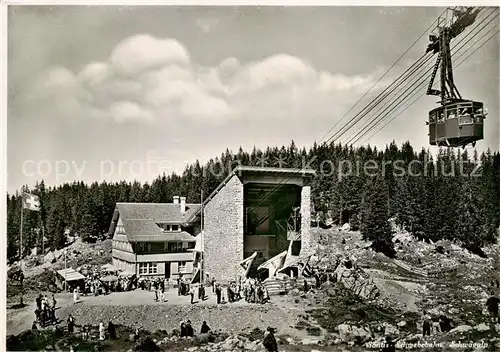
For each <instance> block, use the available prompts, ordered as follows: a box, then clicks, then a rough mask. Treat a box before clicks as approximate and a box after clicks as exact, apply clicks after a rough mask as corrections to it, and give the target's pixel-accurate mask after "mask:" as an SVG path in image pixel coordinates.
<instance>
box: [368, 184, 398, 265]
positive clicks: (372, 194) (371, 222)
mask: <svg viewBox="0 0 500 352" xmlns="http://www.w3.org/2000/svg"><path fill="white" fill-rule="evenodd" d="M388 203H389V196H388V189H387V185H386V184H385V182H384V179H383V177H380V176H377V177H376V178H375V179H373V180H371V182H370V183H369V185H368V187H367V188H366V190H365V192H364V197H363V204H362V215H361V224H360V230H361V234H362V235H363V238H364V239H365V240H369V241H372V248H373V249H374V250H375V251H377V252H382V253H384V254H385V255H387V256H389V257H394V255H395V251H394V246H393V243H392V229H391V225H390V224H389V221H388V220H389V204H388Z"/></svg>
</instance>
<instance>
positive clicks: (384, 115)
mask: <svg viewBox="0 0 500 352" xmlns="http://www.w3.org/2000/svg"><path fill="white" fill-rule="evenodd" d="M494 12H495V10H494V11H492V12H491V13H490V14H489V15H488V16H486V17H485V18H484V19H483V21H481V22H480V23H479V24H478V25H477V26H476V27H475V28H474V30H475V29H477V27H479V26H480V25H481V23H482V22H484V21H485V20H486V19H487V18H488V17H489V16H491V14H493V13H494ZM497 16H498V12H497V14H496V15H495V16H494V17H493V18H492V19H491V20H490V21H489V22H488V23H486V24H485V25H484V26H483V27H482V28H481V29H480V30H479V31H477V33H475V34H473V35H472V32H469V39H468V40H467V41H466V42H465V43H464V44H462V46H461V47H460V48H459V49H458V50H460V49H462V48H463V47H464V46H465V45H466V44H467V43H468V42H470V41H471V40H472V39H473V38H475V37H476V36H477V35H479V33H480V32H481V31H482V30H483V29H484V28H485V27H487V26H488V25H489V24H490V23H491V22H493V20H494V19H495V18H496V17H497ZM474 30H473V31H474ZM485 35H487V34H485ZM466 38H467V36H466V37H463V38H462V39H461V40H460V41H459V42H458V43H457V44H456V45H455V47H456V46H458V45H459V44H460V43H461V42H463V40H465V39H466ZM481 38H483V37H481ZM476 42H477V41H476ZM458 50H457V52H458ZM457 52H455V54H456V53H457ZM431 69H432V68H429V69H428V70H427V72H426V73H429V72H430V71H431ZM424 75H426V74H424ZM424 75H421V76H420V77H419V78H418V79H417V81H416V82H418V81H419V80H420V79H421V78H422V77H423V76H424ZM427 78H428V76H426V78H425V79H424V80H423V81H421V82H420V83H419V84H417V85H416V86H415V87H414V88H413V89H412V90H411V91H410V93H409V94H406V95H405V96H404V97H403V99H401V100H400V101H399V102H398V103H397V104H396V105H395V106H394V107H393V108H392V109H390V110H389V112H387V113H385V112H386V111H387V109H388V108H389V107H387V108H386V109H384V110H383V111H382V112H380V113H379V114H378V115H376V116H375V118H373V119H372V120H371V121H370V123H371V124H372V125H371V127H369V129H368V130H366V129H367V128H368V126H365V127H364V128H363V129H362V130H360V131H359V132H358V133H357V134H356V135H355V136H354V137H352V138H350V139H349V141H348V142H347V144H351V143H353V142H354V143H355V142H357V141H359V140H360V139H361V138H362V137H363V136H365V135H366V134H367V133H369V132H371V131H372V130H373V129H374V128H376V127H377V126H378V125H379V124H380V123H381V122H382V120H383V119H384V118H387V117H388V116H389V115H390V114H391V113H392V112H393V111H394V110H395V109H396V108H398V107H399V106H400V104H401V103H403V102H404V101H405V99H406V98H407V97H408V96H409V95H410V94H411V93H412V92H414V91H415V90H417V89H418V88H420V87H421V86H422V84H423V83H424V82H425V81H426V79H427ZM402 95H403V94H400V95H399V96H398V98H396V101H397V100H398V99H399V98H401V96H402ZM393 103H394V102H393ZM373 121H375V124H373ZM365 131H366V132H365Z"/></svg>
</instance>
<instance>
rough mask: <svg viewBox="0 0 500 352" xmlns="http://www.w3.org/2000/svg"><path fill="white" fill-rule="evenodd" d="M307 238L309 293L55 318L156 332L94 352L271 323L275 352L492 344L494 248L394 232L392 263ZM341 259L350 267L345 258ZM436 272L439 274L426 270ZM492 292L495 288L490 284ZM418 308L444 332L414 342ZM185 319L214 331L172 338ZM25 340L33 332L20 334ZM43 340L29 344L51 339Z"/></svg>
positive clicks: (349, 244)
mask: <svg viewBox="0 0 500 352" xmlns="http://www.w3.org/2000/svg"><path fill="white" fill-rule="evenodd" d="M313 236H314V238H315V242H316V243H317V246H316V254H315V256H314V257H313V258H312V260H311V262H312V264H313V265H315V266H317V267H318V268H319V269H320V270H321V271H322V272H323V273H325V275H324V276H325V277H328V280H327V282H325V283H323V284H322V285H321V287H320V288H313V289H311V290H309V291H308V292H303V291H302V290H301V289H300V288H298V289H294V290H292V291H291V292H290V293H289V294H288V295H285V296H273V297H272V303H271V304H268V305H264V306H260V305H250V306H245V305H223V306H217V305H214V304H211V303H210V302H208V303H206V304H201V305H194V306H191V305H189V304H169V305H162V306H158V305H154V304H151V303H150V301H149V298H148V302H142V301H137V299H136V298H133V299H132V301H133V302H132V301H131V300H130V299H129V300H128V303H127V302H121V303H120V302H118V303H119V304H109V303H108V304H103V303H102V302H100V301H99V300H95V301H92V300H89V301H88V302H86V303H85V302H84V304H81V305H74V306H73V305H71V304H69V305H68V306H66V307H64V308H61V310H60V311H59V312H58V314H60V315H61V316H67V315H68V314H69V313H72V314H73V315H74V316H75V318H76V319H77V322H78V323H90V324H93V325H96V324H97V323H98V322H99V321H100V320H101V319H102V320H104V321H105V322H107V321H108V320H113V322H115V323H118V324H123V325H124V326H128V328H129V329H130V328H133V327H134V326H137V325H140V326H141V328H143V329H146V330H148V331H156V333H148V332H145V333H144V336H142V337H141V341H135V342H131V341H127V338H128V333H127V332H124V335H123V336H122V339H121V340H119V341H113V342H110V341H106V342H105V343H98V342H97V341H94V342H92V344H93V345H92V346H94V345H99V346H100V348H101V349H102V350H134V349H136V350H137V348H139V350H140V349H141V348H142V350H156V349H157V348H158V349H160V350H165V351H243V350H247V351H260V350H262V348H263V347H262V344H261V343H260V341H261V340H262V333H263V332H262V331H261V330H263V329H265V327H266V326H272V327H275V328H276V329H277V336H278V340H279V343H280V351H304V352H305V351H313V350H317V351H342V350H359V351H366V350H380V347H381V346H383V344H384V339H385V337H386V336H390V337H391V338H392V339H393V341H394V342H395V343H396V346H397V347H398V348H400V349H413V350H423V351H424V350H429V351H431V350H436V349H438V350H454V351H456V350H487V351H489V350H496V349H500V344H499V343H500V339H499V338H498V335H499V332H500V326H499V325H498V324H497V325H495V324H491V322H490V321H489V320H488V317H487V316H486V315H485V311H484V303H485V301H486V299H487V297H488V294H489V293H490V291H491V290H492V289H494V290H497V289H496V288H494V287H493V288H492V287H491V280H492V279H494V278H495V277H498V278H499V279H500V275H499V266H498V262H499V258H500V250H499V246H498V245H495V246H491V247H489V248H485V249H484V252H485V253H486V254H487V258H480V257H479V256H477V255H475V254H472V253H470V252H468V251H466V250H464V249H461V248H460V247H458V246H456V245H454V244H451V243H449V242H444V241H440V242H439V243H434V244H431V243H423V242H420V241H417V240H415V239H414V238H412V237H411V236H409V235H408V234H406V233H404V232H401V231H400V232H398V234H397V235H396V236H395V238H394V242H395V247H396V249H397V253H398V254H397V260H394V259H389V258H387V257H385V256H383V255H381V254H379V253H375V252H373V251H372V250H371V249H370V248H369V247H370V244H369V243H367V242H365V241H363V240H362V239H361V236H360V234H359V232H354V231H341V230H340V229H329V230H322V229H314V231H313ZM100 245H101V246H102V244H100ZM78 251H79V253H82V252H84V251H85V249H78ZM105 252H106V250H103V251H102V252H101V251H100V250H96V248H94V249H93V250H92V251H90V252H89V253H88V255H92V256H93V258H94V259H97V260H100V261H103V262H104V258H105V257H106V254H105ZM96 253H97V255H96ZM100 253H102V254H103V255H102V256H101V255H100ZM107 256H108V258H109V254H107ZM346 257H349V259H350V260H351V262H352V264H353V267H349V268H348V267H346V266H345V265H344V264H343V260H345V259H346ZM80 258H82V256H80ZM80 260H82V259H80ZM108 261H109V259H108ZM56 263H60V259H56ZM76 264H78V262H76V263H75V266H76ZM436 272H438V273H439V272H441V273H442V274H441V275H437V276H436V275H427V273H436ZM38 275H39V274H38ZM33 277H36V275H34V276H33ZM496 293H497V295H498V294H500V292H498V290H497V292H496ZM28 296H29V293H28ZM134 297H135V296H134ZM92 302H93V303H92ZM21 311H22V310H19V309H11V310H10V312H8V316H10V317H11V321H13V322H15V320H16V318H15V317H16V316H20V317H21V316H22V314H21ZM424 311H425V312H427V313H428V314H429V315H430V316H431V317H432V318H433V319H435V320H437V319H438V318H439V317H440V316H446V317H447V318H449V319H450V321H451V327H450V331H448V332H439V333H438V332H435V331H434V332H433V334H432V336H430V337H426V338H425V339H424V338H422V323H421V318H422V313H423V312H424ZM25 318H27V317H25ZM186 319H190V320H191V321H192V322H193V325H194V326H195V327H197V326H199V325H200V323H201V321H203V320H206V321H208V322H209V325H211V326H212V328H213V329H214V330H216V336H215V337H212V338H210V339H207V338H206V337H202V338H201V339H200V338H197V339H193V340H186V339H179V338H178V337H176V336H175V334H174V333H173V331H174V330H175V329H177V326H178V324H179V322H180V321H181V320H186ZM63 325H64V324H63ZM124 329H126V328H124ZM256 329H257V330H256ZM259 329H260V330H259ZM159 330H164V331H163V332H161V331H160V332H158V331H159ZM124 331H125V330H124ZM252 331H253V333H252ZM40 334H42V333H40ZM54 334H55V332H54ZM27 336H28V335H27ZM147 336H149V337H150V338H149V339H147ZM44 338H45V337H44ZM30 339H31V340H33V339H36V338H35V337H33V336H31V337H29V336H28V337H26V338H25V340H29V341H31V340H30ZM47 339H48V338H46V339H45V340H43V339H42V340H43V341H42V342H40V343H39V344H38V345H37V346H38V347H39V348H43V347H40V345H43V344H44V343H47V345H51V344H52V343H48V342H46V341H48V340H47ZM68 339H69V340H71V338H69V337H64V336H60V337H58V338H56V340H58V341H63V342H61V344H64V343H66V347H64V346H63V347H61V346H55V344H52V345H53V346H52V345H51V346H49V347H50V348H51V349H59V350H68V349H69V345H72V346H80V347H76V349H75V351H76V350H85V348H87V350H88V348H90V347H89V342H84V341H73V342H72V341H69V340H68ZM18 340H19V339H18ZM64 341H66V342H64ZM460 343H461V344H460ZM148 344H149V345H148ZM473 344H475V345H473ZM10 346H22V347H23V348H24V349H29V348H27V347H28V346H27V345H26V343H23V342H20V341H17V342H16V341H15V340H12V341H11V345H10ZM85 346H86V347H85ZM141 346H142V347H141ZM145 346H146V347H145ZM147 346H149V347H147ZM84 347H85V348H84ZM471 347H472V349H471ZM92 348H94V347H92Z"/></svg>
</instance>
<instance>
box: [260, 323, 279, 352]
mask: <svg viewBox="0 0 500 352" xmlns="http://www.w3.org/2000/svg"><path fill="white" fill-rule="evenodd" d="M262 344H263V345H264V347H265V348H266V350H267V351H269V352H278V343H277V342H276V338H275V337H274V329H273V328H271V327H268V328H267V331H266V332H265V333H264V340H263V341H262Z"/></svg>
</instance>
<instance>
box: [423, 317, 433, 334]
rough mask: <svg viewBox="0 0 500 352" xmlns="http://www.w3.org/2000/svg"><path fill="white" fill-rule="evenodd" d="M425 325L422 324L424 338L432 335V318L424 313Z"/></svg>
mask: <svg viewBox="0 0 500 352" xmlns="http://www.w3.org/2000/svg"><path fill="white" fill-rule="evenodd" d="M422 320H423V324H422V335H423V337H426V336H430V335H431V317H430V316H429V315H428V314H427V313H426V312H424V315H423V319H422Z"/></svg>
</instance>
